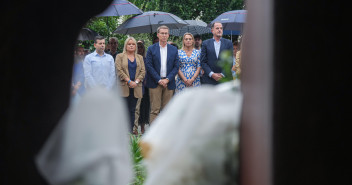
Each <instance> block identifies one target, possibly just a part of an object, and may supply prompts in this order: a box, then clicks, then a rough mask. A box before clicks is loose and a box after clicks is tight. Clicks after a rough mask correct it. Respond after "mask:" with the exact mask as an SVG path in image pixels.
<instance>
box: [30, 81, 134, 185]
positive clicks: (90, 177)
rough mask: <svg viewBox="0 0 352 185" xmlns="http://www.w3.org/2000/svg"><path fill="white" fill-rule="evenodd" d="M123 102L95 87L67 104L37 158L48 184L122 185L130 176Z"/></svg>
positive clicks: (130, 164)
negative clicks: (71, 104)
mask: <svg viewBox="0 0 352 185" xmlns="http://www.w3.org/2000/svg"><path fill="white" fill-rule="evenodd" d="M126 115H127V112H126V108H125V102H123V100H122V98H121V97H119V94H118V93H116V92H114V91H109V90H107V89H105V88H101V87H97V88H93V89H91V90H90V91H87V92H86V93H85V94H84V96H83V97H82V99H81V100H80V102H79V103H78V104H77V105H76V106H71V107H70V108H69V109H68V110H67V112H66V114H65V115H64V117H63V119H62V120H61V122H60V123H59V124H58V126H57V128H55V130H54V131H53V133H52V134H51V135H50V137H49V139H48V140H47V141H46V143H45V145H44V147H43V148H42V149H41V151H40V153H39V155H38V156H37V158H36V163H37V166H38V169H39V171H40V173H41V174H42V175H43V176H44V177H45V178H46V180H48V182H49V183H50V184H51V185H68V184H79V185H126V184H128V183H130V182H131V180H132V173H133V172H132V159H131V157H130V148H129V137H128V130H127V124H128V122H127V117H126Z"/></svg>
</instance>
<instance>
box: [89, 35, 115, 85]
mask: <svg viewBox="0 0 352 185" xmlns="http://www.w3.org/2000/svg"><path fill="white" fill-rule="evenodd" d="M94 47H95V51H94V52H93V53H91V54H89V55H87V56H86V57H85V59H84V62H83V70H84V76H85V86H86V88H87V89H90V88H93V87H96V86H101V87H105V88H107V89H110V90H111V89H112V88H113V87H114V86H115V83H116V74H115V61H114V59H113V57H112V56H111V55H109V54H106V53H105V52H104V50H105V39H104V37H102V36H96V37H95V39H94Z"/></svg>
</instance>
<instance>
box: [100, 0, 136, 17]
mask: <svg viewBox="0 0 352 185" xmlns="http://www.w3.org/2000/svg"><path fill="white" fill-rule="evenodd" d="M141 13H143V11H142V10H140V9H139V8H138V7H137V6H136V5H134V4H132V3H131V2H129V1H125V0H114V1H113V2H112V3H111V4H110V5H109V7H108V8H106V9H105V10H104V12H102V13H100V14H98V15H97V16H96V17H103V16H121V15H132V14H141Z"/></svg>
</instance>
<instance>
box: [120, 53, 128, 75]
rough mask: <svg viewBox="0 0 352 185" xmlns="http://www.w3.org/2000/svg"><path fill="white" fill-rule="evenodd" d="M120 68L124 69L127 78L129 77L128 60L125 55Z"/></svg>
mask: <svg viewBox="0 0 352 185" xmlns="http://www.w3.org/2000/svg"><path fill="white" fill-rule="evenodd" d="M122 66H123V68H124V69H126V70H125V73H126V74H127V76H129V77H130V73H129V72H128V58H127V55H126V54H124V55H123V60H122Z"/></svg>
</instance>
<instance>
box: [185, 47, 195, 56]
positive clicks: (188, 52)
mask: <svg viewBox="0 0 352 185" xmlns="http://www.w3.org/2000/svg"><path fill="white" fill-rule="evenodd" d="M185 52H186V55H187V56H188V57H191V55H192V52H193V49H190V50H187V49H186V48H185Z"/></svg>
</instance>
